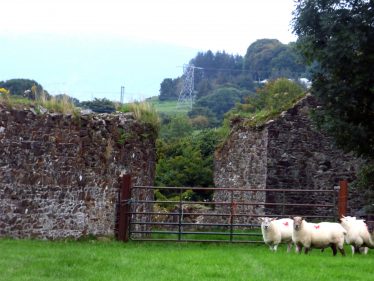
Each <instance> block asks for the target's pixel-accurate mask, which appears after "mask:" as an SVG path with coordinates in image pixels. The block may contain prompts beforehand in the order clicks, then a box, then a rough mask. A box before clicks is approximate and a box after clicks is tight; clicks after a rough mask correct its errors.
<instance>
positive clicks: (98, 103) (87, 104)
mask: <svg viewBox="0 0 374 281" xmlns="http://www.w3.org/2000/svg"><path fill="white" fill-rule="evenodd" d="M79 106H82V107H84V108H89V109H91V110H92V111H94V112H97V113H112V112H114V111H116V107H115V105H114V103H113V102H112V101H110V100H108V99H106V98H103V99H98V98H95V99H94V100H93V101H83V102H81V103H80V104H79Z"/></svg>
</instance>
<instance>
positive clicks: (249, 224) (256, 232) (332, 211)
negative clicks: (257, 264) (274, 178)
mask: <svg viewBox="0 0 374 281" xmlns="http://www.w3.org/2000/svg"><path fill="white" fill-rule="evenodd" d="M346 187H347V185H346V183H345V182H341V183H340V189H339V192H338V189H337V188H332V189H329V190H315V189H246V188H229V187H228V188H207V187H155V186H132V185H131V176H129V175H125V176H124V177H123V178H122V180H121V190H120V198H119V199H120V200H119V202H120V206H119V212H118V213H119V219H118V235H117V238H118V239H119V240H122V241H128V240H136V241H177V242H229V243H259V242H261V243H262V242H263V241H262V235H261V229H260V224H259V220H258V219H259V217H264V216H267V217H279V218H280V217H293V216H298V215H301V216H303V217H305V218H307V219H308V220H311V221H313V220H317V221H321V220H323V221H337V218H338V217H339V216H340V215H341V214H345V212H346V207H347V205H346V198H347V191H346ZM155 190H173V191H174V192H175V191H177V192H178V194H179V196H177V198H175V200H155V199H154V198H152V199H151V200H150V199H139V198H138V199H135V197H134V194H140V193H141V192H139V191H143V193H147V192H149V193H151V194H153V193H154V191H155ZM187 190H191V191H201V190H204V191H212V192H226V194H227V195H228V197H227V200H224V201H215V200H212V201H190V200H186V198H184V197H183V194H184V192H185V191H187ZM246 193H249V194H252V195H253V194H257V195H258V194H268V193H272V194H278V195H274V196H273V197H274V198H277V201H276V202H269V201H266V200H263V201H254V200H250V201H248V200H240V198H241V197H243V196H242V195H243V194H246ZM238 194H241V197H240V196H239V197H238ZM295 194H298V196H301V197H303V198H315V196H316V194H319V196H322V197H324V198H325V199H326V200H327V199H328V200H327V201H329V202H328V203H326V202H325V203H322V204H321V203H315V202H309V203H308V202H307V203H305V202H303V203H294V202H293V203H291V202H289V200H288V199H289V198H291V197H292V196H295ZM312 195H313V196H312ZM265 198H266V196H265ZM279 199H280V200H279ZM337 199H338V200H337ZM326 200H325V201H326ZM337 201H339V204H337ZM316 208H318V210H319V211H320V213H323V214H318V215H316V214H313V212H312V211H310V210H315V209H316Z"/></svg>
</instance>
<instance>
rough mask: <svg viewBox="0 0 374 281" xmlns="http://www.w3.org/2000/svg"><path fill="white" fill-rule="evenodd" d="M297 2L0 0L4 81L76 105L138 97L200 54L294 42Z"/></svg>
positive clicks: (0, 54) (151, 91)
mask: <svg viewBox="0 0 374 281" xmlns="http://www.w3.org/2000/svg"><path fill="white" fill-rule="evenodd" d="M293 2H294V0H261V1H258V0H157V1H155V0H132V1H128V0H102V1H101V0H33V1H28V0H23V1H21V0H2V1H1V3H0V7H1V11H2V15H1V18H0V42H1V43H0V60H1V68H0V80H8V79H12V78H27V79H33V80H36V81H37V82H38V83H40V84H42V85H43V87H44V88H45V89H46V90H47V91H48V92H50V93H52V94H59V93H67V94H69V95H71V96H74V97H76V98H78V99H79V100H81V101H82V100H91V99H93V98H103V97H105V98H108V99H110V100H119V97H120V88H121V86H125V99H126V100H127V101H131V100H141V99H144V98H146V97H150V96H156V95H158V94H159V88H160V83H161V82H162V80H163V79H164V78H176V77H179V76H181V75H182V74H183V68H182V66H183V64H186V63H188V62H189V61H190V60H191V59H192V58H194V57H195V56H196V54H197V52H202V51H204V52H205V51H207V50H212V51H214V52H215V51H225V52H227V53H230V54H239V55H243V56H244V55H245V53H246V50H247V48H248V46H249V45H250V44H251V43H253V42H254V41H256V40H257V39H262V38H272V39H273V38H275V39H278V40H280V41H281V42H282V43H289V42H291V41H295V40H296V37H295V35H293V34H292V32H291V26H290V21H291V19H292V11H293V9H294V3H293Z"/></svg>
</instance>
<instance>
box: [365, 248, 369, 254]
mask: <svg viewBox="0 0 374 281" xmlns="http://www.w3.org/2000/svg"><path fill="white" fill-rule="evenodd" d="M368 252H369V248H368V247H364V254H365V255H367V254H368Z"/></svg>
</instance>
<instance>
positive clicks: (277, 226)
mask: <svg viewBox="0 0 374 281" xmlns="http://www.w3.org/2000/svg"><path fill="white" fill-rule="evenodd" d="M260 220H261V232H262V237H263V239H264V242H265V244H267V245H268V246H269V248H270V250H271V251H276V250H277V248H278V245H279V244H280V243H282V242H283V243H287V244H288V245H287V252H289V251H290V250H291V247H292V229H293V220H292V219H279V220H278V219H276V218H266V217H265V218H260Z"/></svg>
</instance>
